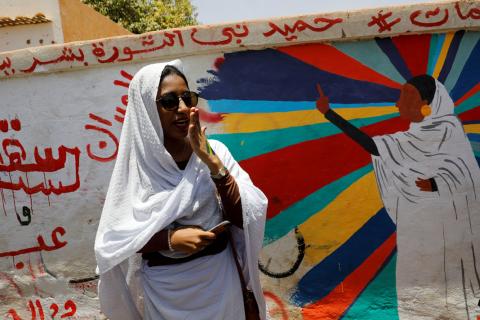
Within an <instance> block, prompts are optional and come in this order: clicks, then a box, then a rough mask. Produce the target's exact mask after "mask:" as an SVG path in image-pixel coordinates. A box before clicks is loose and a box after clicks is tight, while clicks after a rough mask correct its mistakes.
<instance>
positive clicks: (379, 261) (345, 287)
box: [302, 233, 397, 320]
mask: <svg viewBox="0 0 480 320" xmlns="http://www.w3.org/2000/svg"><path fill="white" fill-rule="evenodd" d="M396 241H397V237H396V233H393V234H392V235H391V236H390V237H389V238H388V239H387V240H386V241H385V242H384V243H383V244H382V245H380V246H379V247H378V248H377V249H376V250H375V251H374V252H373V253H372V254H371V255H370V256H369V257H368V258H367V259H366V260H365V261H364V262H363V263H362V264H361V265H360V266H359V267H358V268H357V269H356V270H355V271H353V272H352V273H351V274H350V275H349V276H348V277H346V278H345V280H344V281H343V282H342V283H341V284H339V285H338V286H337V287H336V288H335V289H333V290H332V291H331V292H330V293H329V294H328V295H327V296H326V297H324V298H323V299H322V300H320V301H318V302H315V303H312V304H310V305H308V306H306V307H304V308H303V309H302V315H303V319H305V320H307V319H308V320H314V319H339V318H340V317H341V316H342V315H343V314H344V313H345V311H347V310H348V308H349V307H351V306H352V304H353V303H354V302H355V300H356V299H357V298H358V296H359V295H360V294H361V293H362V291H363V290H364V289H365V288H366V287H367V285H368V284H369V283H370V282H371V281H372V280H373V279H374V278H375V276H376V275H377V273H378V272H379V271H380V269H381V268H382V266H383V265H384V264H385V262H386V261H387V259H388V257H390V256H391V254H392V252H393V251H394V249H395V244H396Z"/></svg>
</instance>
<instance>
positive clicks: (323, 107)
mask: <svg viewBox="0 0 480 320" xmlns="http://www.w3.org/2000/svg"><path fill="white" fill-rule="evenodd" d="M317 91H318V94H319V95H320V97H319V98H318V99H317V109H318V111H320V112H321V113H322V114H325V113H327V111H328V110H330V105H329V103H328V97H327V96H326V95H325V94H324V93H323V90H322V87H320V85H319V84H318V83H317Z"/></svg>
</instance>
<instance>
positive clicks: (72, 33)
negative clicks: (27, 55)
mask: <svg viewBox="0 0 480 320" xmlns="http://www.w3.org/2000/svg"><path fill="white" fill-rule="evenodd" d="M128 34H131V32H129V31H128V30H126V29H124V28H123V27H122V26H120V25H119V24H117V23H115V22H113V21H111V20H110V19H108V18H107V17H105V16H103V15H101V14H99V13H98V12H96V11H95V10H93V9H92V8H90V7H89V6H87V5H85V4H84V3H82V2H81V1H80V0H0V52H3V51H11V50H17V49H23V48H28V47H38V46H44V45H51V44H55V43H65V42H72V41H81V40H91V39H98V38H106V37H112V36H119V35H128Z"/></svg>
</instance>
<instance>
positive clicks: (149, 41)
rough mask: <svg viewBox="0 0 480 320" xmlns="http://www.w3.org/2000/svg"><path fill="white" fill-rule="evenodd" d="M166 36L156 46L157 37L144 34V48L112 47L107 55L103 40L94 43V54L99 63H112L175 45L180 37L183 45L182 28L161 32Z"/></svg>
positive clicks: (180, 42) (180, 44)
mask: <svg viewBox="0 0 480 320" xmlns="http://www.w3.org/2000/svg"><path fill="white" fill-rule="evenodd" d="M161 35H162V36H163V37H164V38H163V41H162V43H161V44H160V45H157V46H155V39H153V36H152V35H148V36H144V37H142V38H141V40H142V47H143V49H138V50H134V49H132V48H130V47H128V46H127V47H123V48H122V49H119V48H118V47H115V46H114V47H112V49H111V52H109V54H108V55H107V53H106V52H105V49H104V44H103V42H97V43H92V54H93V55H94V56H95V57H96V58H97V61H98V62H99V63H112V62H125V61H131V60H133V58H134V57H135V55H138V54H144V53H150V52H155V51H158V50H162V49H164V48H165V47H173V46H175V44H176V40H177V39H178V45H179V46H181V47H183V46H184V43H183V35H182V31H181V30H173V31H170V32H168V31H167V32H164V33H163V34H161Z"/></svg>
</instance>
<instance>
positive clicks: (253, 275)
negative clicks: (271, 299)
mask: <svg viewBox="0 0 480 320" xmlns="http://www.w3.org/2000/svg"><path fill="white" fill-rule="evenodd" d="M197 102H198V95H197V94H196V93H194V92H191V91H190V90H189V87H188V82H187V79H186V78H185V76H184V74H183V70H182V65H181V62H180V61H179V60H175V61H172V62H170V63H163V64H161V63H159V64H152V65H147V66H145V67H143V68H142V69H141V70H140V71H139V72H138V73H137V74H136V75H135V76H134V78H133V80H132V82H131V84H130V87H129V92H128V107H127V113H126V117H125V121H124V124H123V129H122V133H121V138H120V147H119V152H118V157H117V160H116V163H115V167H114V170H113V173H112V178H111V181H110V184H109V188H108V193H107V196H106V200H105V204H104V208H103V212H102V216H101V219H100V223H99V227H98V231H97V236H96V240H95V254H96V259H97V264H98V268H97V270H98V273H99V274H100V283H99V298H100V305H101V310H102V312H104V313H105V314H106V315H107V317H109V319H111V320H122V319H128V320H132V319H152V320H153V319H154V320H161V319H167V320H176V319H198V320H201V319H205V320H206V319H208V320H215V319H217V320H223V319H232V320H236V319H238V320H241V319H244V318H245V316H244V309H243V302H242V301H243V300H242V289H241V285H240V281H239V273H238V271H237V268H236V265H235V262H234V258H233V255H232V250H231V244H230V242H229V241H228V238H227V240H225V234H224V233H222V234H215V233H213V232H209V231H207V230H209V229H210V228H212V227H213V226H215V225H216V224H218V223H219V222H221V221H222V220H224V219H225V218H226V217H227V218H231V219H229V220H231V221H232V222H233V225H232V226H231V227H230V231H231V233H232V236H233V241H234V243H235V245H236V251H237V252H238V253H239V258H240V260H241V267H242V269H243V275H244V277H245V280H246V282H247V285H248V288H249V289H251V290H252V291H253V293H254V295H255V299H256V301H257V305H258V308H259V314H260V318H261V319H266V307H265V300H264V297H263V294H262V290H261V287H260V283H259V271H258V256H259V252H260V249H261V246H262V241H263V233H264V227H265V214H266V206H267V200H266V198H265V196H264V194H263V193H262V192H261V191H260V190H259V189H257V188H256V187H255V186H254V185H253V183H252V182H251V180H250V178H249V176H248V174H247V173H246V172H245V171H243V170H242V168H240V166H239V165H238V163H237V162H236V161H235V160H234V159H233V157H232V156H231V154H230V152H229V151H228V149H227V148H226V147H225V146H224V145H223V144H222V143H220V142H218V141H214V140H207V138H206V136H205V128H201V127H200V123H199V109H197V108H196V105H197ZM232 190H233V191H232ZM232 194H233V195H234V196H233V197H232ZM235 195H236V196H235ZM232 199H233V200H232ZM224 201H226V202H227V203H225V202H224ZM222 205H223V207H224V208H227V207H231V208H234V209H235V210H236V213H235V214H230V216H229V213H228V212H226V211H228V210H222V209H221V208H222ZM220 240H222V241H220Z"/></svg>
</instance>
